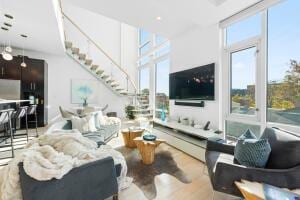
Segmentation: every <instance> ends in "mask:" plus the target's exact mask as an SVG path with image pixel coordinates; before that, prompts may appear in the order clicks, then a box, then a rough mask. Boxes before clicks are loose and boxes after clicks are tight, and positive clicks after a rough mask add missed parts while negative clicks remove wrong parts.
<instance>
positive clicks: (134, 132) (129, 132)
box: [121, 129, 144, 148]
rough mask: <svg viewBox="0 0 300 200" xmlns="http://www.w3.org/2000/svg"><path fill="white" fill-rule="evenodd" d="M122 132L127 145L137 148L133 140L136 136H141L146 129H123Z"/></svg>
mask: <svg viewBox="0 0 300 200" xmlns="http://www.w3.org/2000/svg"><path fill="white" fill-rule="evenodd" d="M121 132H122V135H123V140H124V143H125V146H126V147H129V148H136V144H135V142H134V141H133V140H134V138H136V137H141V136H142V134H143V132H144V129H123V130H122V131H121Z"/></svg>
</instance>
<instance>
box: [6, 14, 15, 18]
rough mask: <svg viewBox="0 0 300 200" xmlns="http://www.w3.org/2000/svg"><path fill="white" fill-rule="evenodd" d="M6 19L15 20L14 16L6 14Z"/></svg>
mask: <svg viewBox="0 0 300 200" xmlns="http://www.w3.org/2000/svg"><path fill="white" fill-rule="evenodd" d="M4 16H5V17H7V18H9V19H13V18H14V17H13V16H12V15H9V14H4Z"/></svg>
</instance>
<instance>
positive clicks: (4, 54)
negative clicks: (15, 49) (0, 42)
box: [1, 45, 13, 61]
mask: <svg viewBox="0 0 300 200" xmlns="http://www.w3.org/2000/svg"><path fill="white" fill-rule="evenodd" d="M11 52H12V48H11V47H10V45H8V46H5V45H4V49H3V51H2V53H1V54H2V58H3V59H4V60H8V61H9V60H12V59H13V56H12V55H11Z"/></svg>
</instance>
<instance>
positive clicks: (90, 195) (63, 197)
mask: <svg viewBox="0 0 300 200" xmlns="http://www.w3.org/2000/svg"><path fill="white" fill-rule="evenodd" d="M55 129H62V130H71V129H72V123H71V121H70V120H63V121H60V122H57V123H55V124H53V125H52V126H51V127H50V128H49V129H48V130H47V132H46V134H51V132H52V131H53V130H55ZM118 132H119V129H113V128H112V129H109V130H99V132H93V133H86V134H83V135H84V136H85V137H87V138H89V139H91V140H93V141H95V142H97V144H98V147H99V146H101V145H102V144H105V141H107V140H109V139H110V138H111V137H112V136H113V135H115V134H118ZM19 171H20V182H21V189H22V195H23V199H24V200H41V199H43V200H53V199H55V200H87V199H88V200H103V199H106V198H108V197H113V199H118V183H117V177H119V176H120V173H121V164H117V165H115V164H114V161H113V159H112V157H108V158H104V159H101V160H98V161H95V162H91V163H88V164H85V165H82V166H80V167H77V168H74V169H72V170H71V171H70V172H69V173H68V174H66V175H65V176H64V177H63V178H62V179H52V180H50V181H37V180H35V179H33V178H31V177H30V176H28V175H27V174H26V173H25V171H24V168H23V164H22V163H20V164H19Z"/></svg>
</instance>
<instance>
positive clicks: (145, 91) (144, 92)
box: [141, 88, 149, 94]
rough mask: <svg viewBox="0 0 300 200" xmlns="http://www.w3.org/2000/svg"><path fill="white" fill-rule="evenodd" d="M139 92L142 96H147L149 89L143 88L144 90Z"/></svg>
mask: <svg viewBox="0 0 300 200" xmlns="http://www.w3.org/2000/svg"><path fill="white" fill-rule="evenodd" d="M141 92H142V94H149V89H146V88H145V89H143V90H142V91H141Z"/></svg>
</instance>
